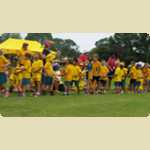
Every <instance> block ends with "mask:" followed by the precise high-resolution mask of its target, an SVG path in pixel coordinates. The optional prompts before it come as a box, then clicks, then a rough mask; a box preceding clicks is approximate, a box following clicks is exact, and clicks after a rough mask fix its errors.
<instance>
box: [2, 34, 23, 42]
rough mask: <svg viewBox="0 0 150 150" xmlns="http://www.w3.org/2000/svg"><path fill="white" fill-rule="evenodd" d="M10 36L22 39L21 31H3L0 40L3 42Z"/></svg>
mask: <svg viewBox="0 0 150 150" xmlns="http://www.w3.org/2000/svg"><path fill="white" fill-rule="evenodd" d="M9 38H15V39H21V38H22V37H21V35H20V33H3V34H2V35H1V37H0V41H1V42H3V41H5V40H7V39H9Z"/></svg>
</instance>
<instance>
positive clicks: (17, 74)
mask: <svg viewBox="0 0 150 150" xmlns="http://www.w3.org/2000/svg"><path fill="white" fill-rule="evenodd" d="M23 70H24V66H23V64H22V59H19V60H18V63H17V66H16V67H15V70H14V76H13V80H14V81H15V85H16V88H17V92H18V96H23V89H22V79H23Z"/></svg>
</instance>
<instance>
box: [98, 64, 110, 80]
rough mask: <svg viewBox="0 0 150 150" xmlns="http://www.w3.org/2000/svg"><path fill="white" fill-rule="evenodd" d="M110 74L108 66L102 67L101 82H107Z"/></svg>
mask: <svg viewBox="0 0 150 150" xmlns="http://www.w3.org/2000/svg"><path fill="white" fill-rule="evenodd" d="M108 72H109V69H108V67H107V66H101V69H100V78H101V80H107V79H108V77H107V74H108Z"/></svg>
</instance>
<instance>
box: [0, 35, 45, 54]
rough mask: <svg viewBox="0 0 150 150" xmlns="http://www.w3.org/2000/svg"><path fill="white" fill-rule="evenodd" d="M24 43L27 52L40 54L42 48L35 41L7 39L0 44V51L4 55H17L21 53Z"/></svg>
mask: <svg viewBox="0 0 150 150" xmlns="http://www.w3.org/2000/svg"><path fill="white" fill-rule="evenodd" d="M24 43H27V44H28V50H29V51H30V52H33V53H37V52H38V53H42V52H43V49H44V47H43V46H42V45H41V44H40V43H39V42H37V41H30V40H23V39H12V38H10V39H8V40H6V41H4V42H3V43H1V44H0V49H1V50H2V51H3V52H4V54H17V52H19V51H22V46H23V44H24Z"/></svg>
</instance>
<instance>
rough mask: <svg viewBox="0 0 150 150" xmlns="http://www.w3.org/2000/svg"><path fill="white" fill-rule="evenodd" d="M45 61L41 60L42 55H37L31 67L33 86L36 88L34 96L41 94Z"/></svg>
mask: <svg viewBox="0 0 150 150" xmlns="http://www.w3.org/2000/svg"><path fill="white" fill-rule="evenodd" d="M42 70H43V61H42V60H41V59H40V54H35V56H34V61H33V63H32V66H31V73H32V84H33V85H34V86H35V87H36V88H35V92H34V93H33V95H35V96H39V95H40V94H41V79H42Z"/></svg>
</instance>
